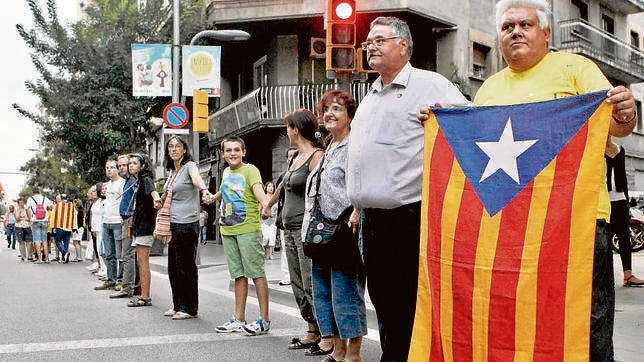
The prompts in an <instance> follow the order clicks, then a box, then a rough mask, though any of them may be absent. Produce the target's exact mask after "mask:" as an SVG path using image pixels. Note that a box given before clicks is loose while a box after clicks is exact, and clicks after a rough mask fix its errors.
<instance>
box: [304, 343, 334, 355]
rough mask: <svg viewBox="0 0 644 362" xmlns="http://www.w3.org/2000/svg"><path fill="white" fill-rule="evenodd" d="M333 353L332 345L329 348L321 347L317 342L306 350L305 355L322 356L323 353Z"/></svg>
mask: <svg viewBox="0 0 644 362" xmlns="http://www.w3.org/2000/svg"><path fill="white" fill-rule="evenodd" d="M331 353H333V346H331V348H329V349H322V348H321V347H320V345H319V344H314V345H312V346H311V348H309V349H308V350H307V351H306V352H304V355H305V356H324V355H325V354H331Z"/></svg>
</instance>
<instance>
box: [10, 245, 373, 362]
mask: <svg viewBox="0 0 644 362" xmlns="http://www.w3.org/2000/svg"><path fill="white" fill-rule="evenodd" d="M72 254H73V252H72ZM16 256H17V252H16V251H15V250H11V249H6V247H5V246H4V245H3V247H2V249H0V305H1V306H2V309H1V312H0V316H1V317H0V326H1V327H0V336H1V338H2V339H1V342H0V361H54V360H55V361H62V360H72V361H80V360H83V361H271V360H274V361H319V360H321V359H322V357H306V356H304V354H303V350H299V351H289V350H287V345H288V343H289V342H290V340H291V338H294V337H298V336H301V335H302V334H303V332H304V331H305V330H306V325H305V324H304V322H303V320H302V319H301V318H300V316H299V312H298V310H297V308H296V306H295V301H294V300H293V298H292V296H291V298H288V296H287V295H284V293H271V294H272V296H271V304H270V312H271V320H272V326H271V327H272V328H271V331H270V333H268V334H266V335H262V336H254V337H247V336H245V335H243V334H240V333H232V334H218V333H215V331H214V328H215V326H217V325H219V324H221V323H223V322H224V321H226V320H227V319H228V318H230V315H231V313H232V311H233V300H234V299H233V293H232V292H231V291H230V290H229V280H228V272H227V269H226V267H225V266H221V265H218V266H212V267H204V268H201V269H200V272H199V273H200V275H199V278H200V290H199V296H200V306H199V318H198V319H192V320H182V321H173V320H171V319H170V318H167V317H164V316H163V315H162V314H163V312H165V311H166V310H168V308H169V307H170V306H171V294H170V285H169V282H168V279H167V275H165V274H163V273H161V272H158V271H153V275H152V293H151V295H152V303H153V305H152V306H150V307H141V308H128V307H127V306H126V302H127V299H109V298H108V295H109V293H111V292H110V291H95V290H93V288H94V286H96V285H98V284H99V281H98V280H97V279H96V277H94V276H92V275H91V274H90V273H89V272H88V271H87V270H86V269H85V267H86V266H87V265H88V263H86V262H82V263H72V262H70V263H69V264H58V263H53V262H52V263H51V264H40V265H36V264H32V263H28V262H21V261H20V258H18V257H16ZM157 258H163V257H157ZM252 296H254V292H253V291H251V293H250V297H249V300H248V308H247V319H248V320H253V319H254V318H256V317H257V316H258V314H259V310H258V307H257V301H256V299H255V298H253V297H252ZM374 323H375V322H374V321H373V320H372V319H371V317H370V321H369V324H370V327H371V329H370V332H371V337H367V338H365V340H364V343H363V348H362V351H363V357H364V359H365V361H377V360H378V359H379V357H380V348H379V343H378V342H377V338H374V335H373V333H376V332H375V330H374V329H373V328H375V324H374Z"/></svg>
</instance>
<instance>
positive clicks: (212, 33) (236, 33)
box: [190, 29, 250, 45]
mask: <svg viewBox="0 0 644 362" xmlns="http://www.w3.org/2000/svg"><path fill="white" fill-rule="evenodd" d="M201 38H212V39H217V40H221V41H236V40H248V39H249V38H250V34H248V33H247V32H245V31H243V30H236V29H224V30H203V31H200V32H198V33H197V34H196V35H195V36H193V37H192V40H190V45H195V43H196V42H197V41H199V40H200V39H201Z"/></svg>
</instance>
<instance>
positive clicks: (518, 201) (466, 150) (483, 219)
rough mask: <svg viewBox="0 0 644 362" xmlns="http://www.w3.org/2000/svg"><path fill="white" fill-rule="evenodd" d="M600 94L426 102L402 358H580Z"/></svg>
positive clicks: (598, 169)
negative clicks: (449, 104) (411, 297)
mask: <svg viewBox="0 0 644 362" xmlns="http://www.w3.org/2000/svg"><path fill="white" fill-rule="evenodd" d="M605 94H606V92H605V91H604V92H595V93H589V94H586V95H582V96H576V97H568V98H564V99H560V100H555V101H548V102H539V103H531V104H520V105H514V106H494V107H471V108H455V109H435V110H433V114H431V115H430V119H429V120H428V121H427V122H426V124H425V151H424V152H425V155H424V175H423V196H422V197H423V199H422V200H423V210H422V212H423V214H422V230H421V242H420V258H419V262H420V268H419V284H418V302H417V307H416V315H415V321H414V331H413V335H412V343H411V349H410V354H409V360H410V361H477V362H479V361H563V360H566V361H571V360H575V361H576V360H580V361H583V360H588V353H589V341H590V337H589V336H590V308H591V287H592V267H593V250H594V239H595V226H596V222H595V220H596V217H597V204H598V197H599V190H600V186H601V183H602V180H603V178H602V172H604V158H603V154H604V147H605V144H606V138H607V135H608V125H609V122H608V120H609V119H610V112H611V108H610V106H609V105H606V103H605V102H603V100H604V98H605Z"/></svg>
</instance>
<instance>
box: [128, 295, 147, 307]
mask: <svg viewBox="0 0 644 362" xmlns="http://www.w3.org/2000/svg"><path fill="white" fill-rule="evenodd" d="M151 305H152V298H143V297H136V298H134V299H132V300H131V301H129V302H127V306H128V307H148V306H151Z"/></svg>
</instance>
